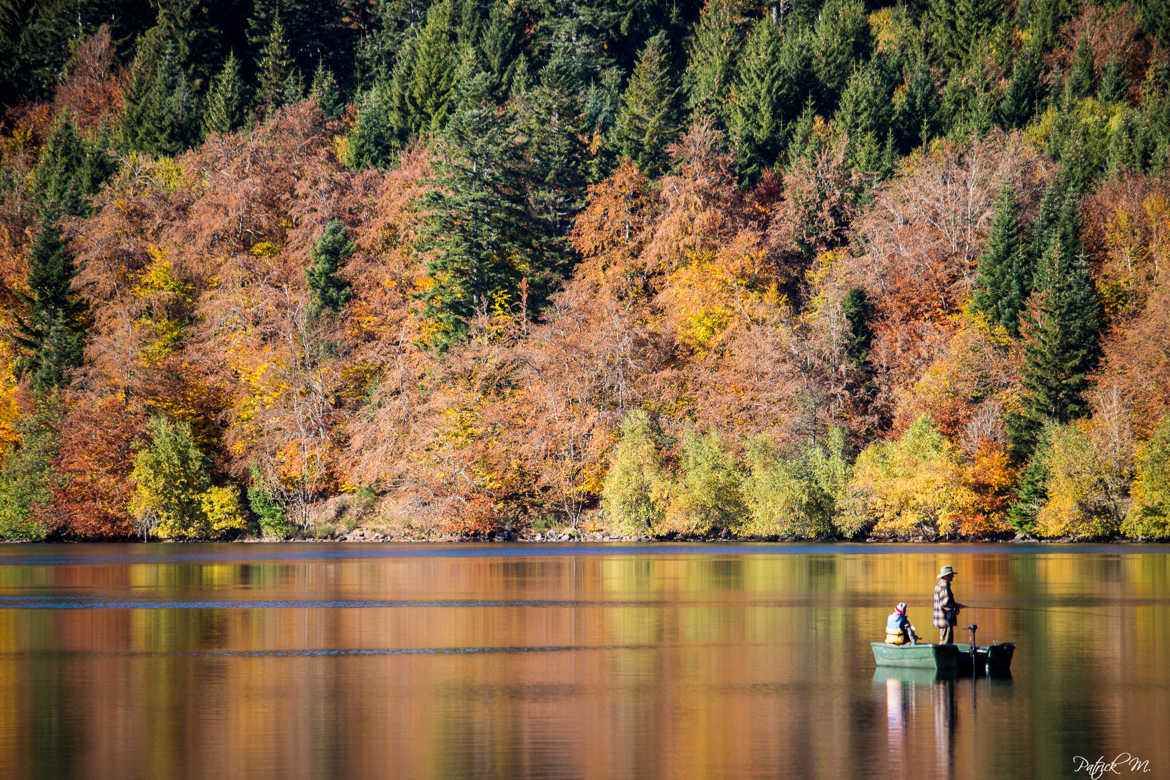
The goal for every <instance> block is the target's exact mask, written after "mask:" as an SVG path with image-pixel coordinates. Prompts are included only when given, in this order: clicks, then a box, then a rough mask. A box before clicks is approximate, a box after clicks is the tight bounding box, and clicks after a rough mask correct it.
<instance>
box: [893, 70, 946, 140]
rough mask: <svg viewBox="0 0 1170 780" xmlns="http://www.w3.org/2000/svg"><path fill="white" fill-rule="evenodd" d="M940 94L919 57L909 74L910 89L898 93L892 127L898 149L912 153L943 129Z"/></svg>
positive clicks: (907, 82)
mask: <svg viewBox="0 0 1170 780" xmlns="http://www.w3.org/2000/svg"><path fill="white" fill-rule="evenodd" d="M939 108H940V106H939V95H938V89H937V88H936V87H935V85H934V76H933V75H932V74H931V72H930V67H929V66H928V65H927V64H926V62H925V61H923V60H919V61H918V62H917V63H915V64H914V65H913V67H912V69H911V70H910V73H909V75H908V76H907V77H906V89H905V90H904V91H900V92H899V93H898V94H896V96H895V99H894V112H893V118H892V120H891V121H892V129H893V131H894V137H895V140H896V141H897V144H898V150H899V151H900V152H902V153H903V154H907V153H909V152H910V151H911V150H913V149H914V148H916V147H917V146H918V145H919V144H921V143H923V142H924V141H927V140H929V139H931V138H933V137H934V136H935V135H937V134H938V132H939Z"/></svg>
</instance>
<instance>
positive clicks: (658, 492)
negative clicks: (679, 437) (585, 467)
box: [601, 409, 668, 536]
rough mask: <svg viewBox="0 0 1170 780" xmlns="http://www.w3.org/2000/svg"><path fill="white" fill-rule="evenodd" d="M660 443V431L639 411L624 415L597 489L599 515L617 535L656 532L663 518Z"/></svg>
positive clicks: (664, 477) (664, 478)
mask: <svg viewBox="0 0 1170 780" xmlns="http://www.w3.org/2000/svg"><path fill="white" fill-rule="evenodd" d="M662 444H663V435H662V431H661V429H659V427H658V424H657V423H656V422H655V420H654V419H653V418H651V417H650V415H649V414H647V413H646V412H645V411H643V410H641V409H634V410H632V411H630V412H627V413H626V417H625V419H624V420H623V421H622V436H621V439H620V440H619V441H618V444H617V447H616V448H615V450H614V454H613V460H612V461H611V463H610V467H609V472H608V473H607V474H606V475H605V480H604V482H603V484H602V490H601V511H602V514H603V515H604V516H605V518H606V519H607V520H608V521H609V523H610V525H611V526H612V527H613V528H614V530H616V531H618V532H619V533H622V534H626V535H630V536H636V535H640V534H648V533H656V532H657V531H658V529H659V527H660V525H661V523H662V519H663V517H665V510H666V495H665V489H666V487H667V485H668V480H667V475H666V468H665V466H664V464H663V458H662Z"/></svg>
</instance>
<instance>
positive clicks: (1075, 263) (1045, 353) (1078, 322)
mask: <svg viewBox="0 0 1170 780" xmlns="http://www.w3.org/2000/svg"><path fill="white" fill-rule="evenodd" d="M1036 279H1037V285H1036V289H1035V290H1034V291H1033V293H1032V297H1031V299H1030V302H1029V307H1028V313H1027V314H1026V315H1025V320H1024V325H1023V327H1022V331H1023V334H1022V335H1023V338H1024V367H1023V382H1022V384H1023V392H1022V393H1021V398H1020V407H1021V408H1020V411H1019V412H1017V413H1012V414H1010V415H1009V416H1008V418H1007V424H1008V433H1009V435H1010V437H1011V442H1012V451H1013V454H1014V455H1015V456H1016V457H1017V458H1018V459H1019V460H1027V459H1028V458H1029V457H1031V455H1032V454H1033V452H1034V451H1035V445H1036V442H1037V439H1038V436H1039V434H1040V432H1041V431H1042V430H1043V428H1044V425H1045V424H1046V423H1048V422H1049V421H1055V422H1058V423H1065V422H1068V421H1070V420H1073V419H1077V418H1079V417H1082V416H1084V415H1085V414H1087V413H1088V412H1089V404H1088V401H1086V400H1085V391H1086V390H1088V388H1089V372H1091V371H1092V370H1093V369H1094V368H1095V367H1096V365H1097V362H1098V360H1099V359H1100V356H1101V350H1100V344H1099V340H1100V306H1099V304H1098V302H1097V295H1096V291H1095V290H1094V289H1093V281H1092V278H1091V277H1090V275H1089V268H1088V264H1087V263H1086V262H1085V260H1084V257H1083V256H1079V257H1076V256H1071V255H1068V254H1066V253H1065V252H1064V251H1063V249H1062V246H1061V239H1060V236H1059V235H1054V236H1053V237H1052V239H1051V241H1050V243H1049V245H1048V250H1047V251H1046V252H1045V255H1044V260H1043V263H1042V265H1041V268H1040V269H1038V272H1037V275H1036Z"/></svg>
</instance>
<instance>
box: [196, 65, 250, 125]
mask: <svg viewBox="0 0 1170 780" xmlns="http://www.w3.org/2000/svg"><path fill="white" fill-rule="evenodd" d="M246 110H247V100H246V99H245V97H244V81H243V79H241V78H240V63H239V60H237V59H236V55H235V54H234V53H232V54H229V55H228V58H227V61H226V62H225V63H224V65H223V69H222V70H220V72H219V73H218V74H217V75H216V76H215V78H214V79H213V80H212V82H211V91H210V92H208V94H207V105H206V107H205V108H204V109H203V133H204V135H211V134H212V133H230V132H232V131H233V130H236V129H237V128H239V127H241V126H242V125H243V124H244V116H245V112H246Z"/></svg>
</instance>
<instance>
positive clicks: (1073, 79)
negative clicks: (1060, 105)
mask: <svg viewBox="0 0 1170 780" xmlns="http://www.w3.org/2000/svg"><path fill="white" fill-rule="evenodd" d="M1096 80H1097V71H1096V69H1095V68H1094V66H1093V50H1092V48H1091V47H1090V46H1089V39H1088V37H1083V38H1081V42H1080V43H1079V44H1078V45H1077V51H1076V56H1075V57H1074V59H1073V63H1072V70H1071V71H1070V72H1069V75H1068V80H1067V81H1065V83H1064V89H1065V93H1066V104H1067V103H1068V102H1070V101H1075V100H1079V99H1081V98H1084V97H1088V96H1089V95H1092V94H1093V91H1094V89H1095V87H1096Z"/></svg>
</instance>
